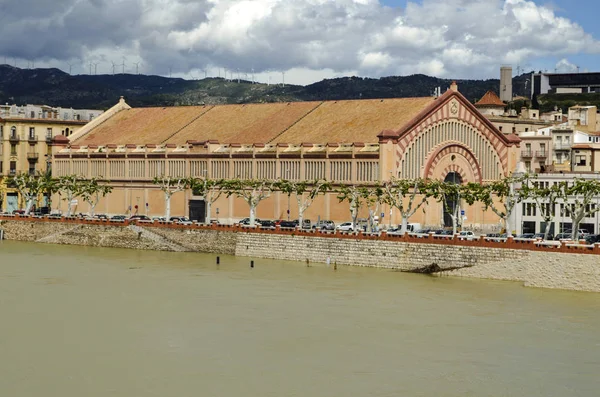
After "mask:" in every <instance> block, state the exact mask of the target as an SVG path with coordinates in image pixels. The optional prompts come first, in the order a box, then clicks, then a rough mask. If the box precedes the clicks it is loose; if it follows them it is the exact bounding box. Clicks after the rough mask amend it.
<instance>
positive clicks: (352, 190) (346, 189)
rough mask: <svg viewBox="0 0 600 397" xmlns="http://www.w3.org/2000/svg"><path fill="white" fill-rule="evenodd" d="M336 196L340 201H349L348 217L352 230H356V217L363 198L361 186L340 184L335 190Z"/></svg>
mask: <svg viewBox="0 0 600 397" xmlns="http://www.w3.org/2000/svg"><path fill="white" fill-rule="evenodd" d="M337 198H338V200H339V201H340V203H341V202H343V201H348V203H350V217H351V219H352V230H356V219H357V218H358V211H359V210H360V207H361V206H362V203H363V200H364V193H363V191H362V189H361V187H359V186H356V185H341V186H340V187H339V188H338V190H337Z"/></svg>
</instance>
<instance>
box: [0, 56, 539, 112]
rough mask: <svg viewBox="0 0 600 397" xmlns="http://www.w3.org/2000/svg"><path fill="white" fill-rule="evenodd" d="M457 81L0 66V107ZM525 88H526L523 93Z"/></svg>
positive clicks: (474, 96)
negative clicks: (292, 81) (265, 80)
mask: <svg viewBox="0 0 600 397" xmlns="http://www.w3.org/2000/svg"><path fill="white" fill-rule="evenodd" d="M527 77H528V75H521V76H517V77H515V79H514V81H513V87H514V90H515V92H514V93H515V95H526V93H525V92H524V91H525V89H524V88H525V79H526V78H527ZM451 82H452V80H451V79H439V78H436V77H430V76H425V75H419V74H417V75H412V76H391V77H382V78H379V79H373V78H362V77H342V78H336V79H328V80H323V81H320V82H318V83H314V84H310V85H307V86H299V85H287V84H286V85H285V86H281V85H280V84H271V85H267V84H252V82H250V81H245V80H240V82H239V83H238V81H237V80H225V79H223V78H207V79H202V80H184V79H181V78H168V77H161V76H146V75H132V74H115V75H75V76H71V75H69V74H67V73H65V72H63V71H61V70H59V69H19V68H15V67H12V66H8V65H0V103H16V104H19V105H23V104H26V103H34V104H47V105H50V106H62V107H74V108H98V109H106V108H108V107H110V106H112V105H113V104H115V103H116V102H117V101H118V99H119V97H120V96H121V95H122V96H124V97H125V98H126V99H127V102H128V103H129V104H131V105H132V106H173V105H197V104H202V103H206V104H219V103H255V102H288V101H308V100H341V99H359V98H397V97H420V96H429V95H431V94H432V92H433V91H434V89H435V88H436V87H441V89H442V92H443V91H445V90H446V89H447V87H448V86H449V85H450V83H451ZM457 82H458V85H459V90H460V92H461V93H462V94H463V95H465V96H466V97H467V98H468V99H469V100H471V101H476V100H478V99H479V98H480V97H481V96H483V95H484V94H485V92H486V91H488V90H495V91H496V92H497V91H498V86H499V84H500V83H499V80H497V79H489V80H457ZM519 87H522V88H523V89H521V90H520V89H519Z"/></svg>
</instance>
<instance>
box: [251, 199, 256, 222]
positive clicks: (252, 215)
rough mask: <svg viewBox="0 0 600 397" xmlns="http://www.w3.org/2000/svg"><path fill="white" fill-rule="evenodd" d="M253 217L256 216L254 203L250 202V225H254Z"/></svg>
mask: <svg viewBox="0 0 600 397" xmlns="http://www.w3.org/2000/svg"><path fill="white" fill-rule="evenodd" d="M255 218H256V205H255V204H250V226H254V220H255Z"/></svg>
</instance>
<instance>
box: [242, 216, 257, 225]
mask: <svg viewBox="0 0 600 397" xmlns="http://www.w3.org/2000/svg"><path fill="white" fill-rule="evenodd" d="M261 222H262V221H261V220H260V219H258V218H254V224H255V225H257V226H260V223H261ZM240 225H250V218H244V219H242V220H241V221H240Z"/></svg>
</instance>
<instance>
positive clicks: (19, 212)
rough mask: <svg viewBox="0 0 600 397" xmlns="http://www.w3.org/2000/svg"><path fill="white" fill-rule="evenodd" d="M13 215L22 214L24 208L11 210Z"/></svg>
mask: <svg viewBox="0 0 600 397" xmlns="http://www.w3.org/2000/svg"><path fill="white" fill-rule="evenodd" d="M12 213H13V215H24V214H25V210H13V212H12Z"/></svg>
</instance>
